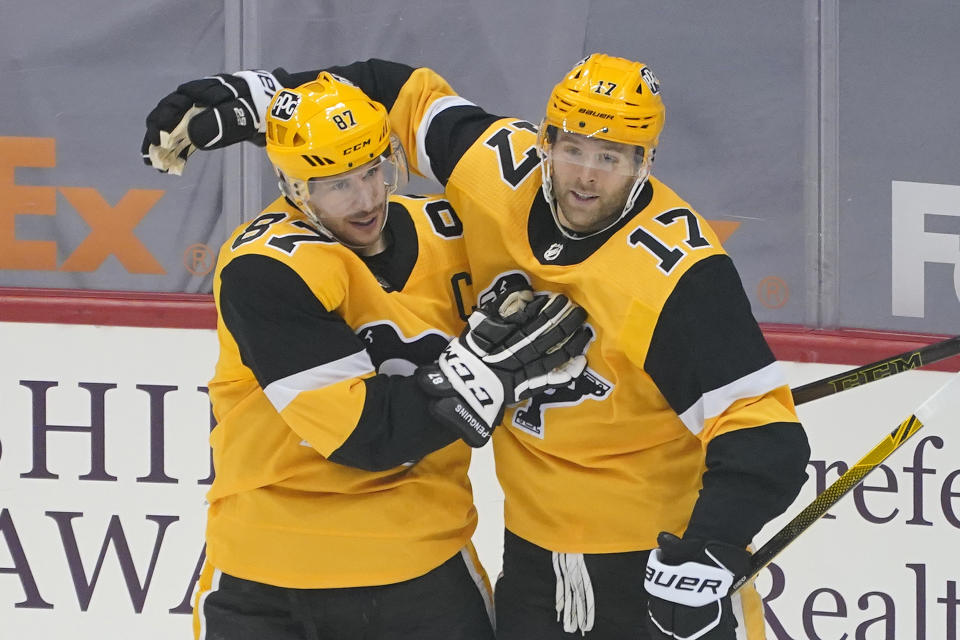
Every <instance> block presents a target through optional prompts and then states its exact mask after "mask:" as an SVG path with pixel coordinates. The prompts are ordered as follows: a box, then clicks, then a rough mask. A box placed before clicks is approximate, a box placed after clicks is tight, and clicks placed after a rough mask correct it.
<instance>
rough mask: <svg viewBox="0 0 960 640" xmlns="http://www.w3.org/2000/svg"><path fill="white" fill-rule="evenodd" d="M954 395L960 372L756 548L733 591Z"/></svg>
mask: <svg viewBox="0 0 960 640" xmlns="http://www.w3.org/2000/svg"><path fill="white" fill-rule="evenodd" d="M951 394H960V373H958V374H954V376H953V377H951V378H950V380H949V381H947V383H946V384H945V385H943V386H942V387H940V389H939V390H938V391H937V392H936V393H934V394H933V395H932V396H930V397H929V398H927V400H926V401H925V402H924V403H923V404H922V405H920V407H919V408H918V409H917V410H916V411H914V412H913V415H911V416H910V417H909V418H907V419H906V420H904V421H903V422H901V423H900V425H899V426H898V427H897V428H896V429H894V430H893V432H891V433H890V435H888V436H887V437H886V438H884V439H883V440H882V441H881V442H880V444H878V445H877V446H875V447H874V448H873V449H872V450H871V451H870V453H868V454H867V455H865V456H864V457H863V458H862V459H861V460H860V461H859V462H857V463H856V464H855V465H853V466H852V467H850V468H849V469H848V470H847V472H846V473H844V474H843V475H841V476H840V477H839V478H837V480H836V481H835V482H834V483H833V484H831V485H830V486H829V487H827V489H826V490H825V491H824V492H823V493H821V494H820V495H818V496H817V497H816V498H814V500H813V502H811V503H810V504H809V505H807V507H806V508H805V509H804V510H803V511H801V512H800V513H799V514H798V515H797V516H796V517H795V518H794V519H793V520H791V521H790V522H788V523H787V525H786V526H785V527H783V528H782V529H780V531H778V532H777V533H775V534H774V535H773V537H772V538H770V539H769V540H768V541H767V542H766V543H765V544H764V545H763V546H762V547H760V548H759V549H757V551H756V553H754V554H753V556H752V557H751V559H750V572H749V573H748V574H747V575H746V576H744V577H742V578H740V579H739V580H737V581H736V582H735V583H734V584H733V586H732V587H731V590H730V592H731V593H732V592H734V591H736V590H737V589H739V588H740V587H742V586H743V585H744V583H746V582H747V581H748V580H750V579H752V578H753V577H754V576H756V575H757V574H758V573H759V572H760V570H761V569H763V568H764V567H766V566H767V565H768V564H770V562H771V561H772V560H773V559H774V558H775V557H777V556H778V555H779V554H780V552H781V551H783V550H784V549H786V548H787V546H788V545H789V544H790V543H791V542H793V541H794V540H796V539H797V537H798V536H799V535H800V534H801V533H803V532H804V531H806V530H807V528H809V527H810V525H812V524H813V523H814V522H816V521H817V520H818V519H819V518H820V517H821V516H822V515H823V514H825V513H826V512H827V510H829V509H830V508H831V507H832V506H833V505H835V504H837V502H838V501H839V500H840V498H842V497H843V496H844V495H846V494H847V492H849V491H850V490H851V489H853V488H854V487H855V486H857V485H858V484H860V482H861V481H863V479H864V478H865V477H866V475H867V474H868V473H870V472H871V471H873V470H874V469H876V468H877V466H878V465H879V464H880V463H881V462H883V461H884V460H886V459H887V457H888V456H889V455H890V454H891V453H893V452H894V451H896V450H897V449H899V448H900V446H901V445H903V443H904V442H906V441H907V439H908V438H910V436H912V435H913V434H915V433H916V432H917V431H919V430H920V428H921V427H923V425H924V423H925V422H929V421H930V419H931V418H932V417H933V416H935V415H936V414H937V413H939V412H940V411H942V410H943V408H944V405H945V404H946V403H947V400H948V398H950V396H951Z"/></svg>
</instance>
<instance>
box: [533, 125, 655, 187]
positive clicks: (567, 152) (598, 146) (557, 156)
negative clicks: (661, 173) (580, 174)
mask: <svg viewBox="0 0 960 640" xmlns="http://www.w3.org/2000/svg"><path fill="white" fill-rule="evenodd" d="M540 132H541V133H540V141H539V144H540V154H541V156H542V157H543V158H544V159H545V160H547V161H549V163H551V164H553V165H554V166H560V167H562V166H563V165H568V166H573V167H579V168H586V169H591V170H595V171H607V172H610V173H613V174H617V175H621V176H641V175H643V174H644V173H645V163H644V158H645V156H646V153H645V149H644V148H643V147H641V146H638V145H630V144H623V143H621V142H611V141H610V140H603V139H602V138H596V137H592V136H585V135H581V134H579V133H570V132H567V131H561V130H559V129H558V128H557V127H555V126H553V125H541V127H540Z"/></svg>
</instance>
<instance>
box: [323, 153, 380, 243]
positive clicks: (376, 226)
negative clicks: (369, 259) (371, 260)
mask: <svg viewBox="0 0 960 640" xmlns="http://www.w3.org/2000/svg"><path fill="white" fill-rule="evenodd" d="M392 167H393V165H392V163H390V162H388V161H385V160H383V159H382V158H378V159H377V160H373V161H371V162H368V163H367V164H365V165H363V166H361V167H358V168H357V169H354V170H352V171H348V172H346V173H341V174H339V175H337V176H333V177H330V178H323V179H312V180H310V187H309V188H310V204H311V206H312V209H313V211H315V212H316V214H317V217H318V218H319V219H320V222H321V223H322V224H323V226H324V227H326V228H327V230H328V231H329V232H330V233H332V234H333V235H335V236H336V237H337V240H339V241H340V242H342V243H343V244H345V245H348V246H350V247H356V248H359V249H360V252H361V253H365V252H364V251H363V250H364V249H366V250H368V251H367V252H374V253H375V252H376V251H377V250H380V249H382V247H381V244H382V237H381V236H382V231H383V222H384V219H385V217H386V215H387V211H386V202H387V186H386V182H385V176H384V173H385V171H387V170H389V168H392Z"/></svg>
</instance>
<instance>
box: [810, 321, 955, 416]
mask: <svg viewBox="0 0 960 640" xmlns="http://www.w3.org/2000/svg"><path fill="white" fill-rule="evenodd" d="M958 354H960V336H955V337H953V338H947V339H946V340H943V341H942V342H936V343H934V344H931V345H927V346H926V347H923V348H922V349H915V350H913V351H906V352H904V353H900V354H897V355H895V356H890V357H889V358H884V359H883V360H878V361H877V362H873V363H871V364H865V365H863V366H862V367H857V368H856V369H850V370H849V371H844V372H843V373H838V374H835V375H832V376H829V377H826V378H823V379H822V380H817V381H815V382H809V383H807V384H804V385H800V386H799V387H797V388H796V389H791V391H792V392H793V402H794V404H803V403H804V402H810V401H811V400H818V399H820V398H823V397H825V396H830V395H833V394H835V393H840V392H841V391H846V390H847V389H850V388H851V387H859V386H860V385H863V384H867V383H870V382H873V381H874V380H879V379H881V378H889V377H890V376H894V375H896V374H898V373H903V372H904V371H909V370H910V369H916V368H917V367H923V366H926V365H928V364H933V363H934V362H939V361H940V360H946V359H947V358H951V357H953V356H955V355H958Z"/></svg>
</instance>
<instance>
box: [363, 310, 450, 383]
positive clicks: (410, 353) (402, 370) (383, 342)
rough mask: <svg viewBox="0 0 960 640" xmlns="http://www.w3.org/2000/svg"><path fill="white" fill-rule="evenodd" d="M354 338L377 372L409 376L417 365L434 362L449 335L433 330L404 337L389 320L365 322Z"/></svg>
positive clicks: (398, 328)
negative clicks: (363, 347) (365, 350)
mask: <svg viewBox="0 0 960 640" xmlns="http://www.w3.org/2000/svg"><path fill="white" fill-rule="evenodd" d="M357 335H358V336H360V339H361V340H363V343H364V344H365V345H366V347H367V353H368V354H369V355H370V360H371V361H372V362H373V366H374V367H375V368H376V370H377V373H383V374H387V375H403V376H409V375H413V372H414V371H416V369H417V367H419V366H420V365H424V364H429V363H431V362H433V361H434V360H436V359H437V357H438V356H439V355H440V353H441V352H442V351H443V350H444V349H445V348H446V346H447V344H448V343H449V342H450V336H448V335H445V334H443V333H441V332H440V331H436V330H434V329H431V330H429V331H424V332H423V333H421V334H420V335H418V336H414V337H413V338H407V337H405V336H404V335H403V331H401V330H400V327H398V326H397V325H396V324H394V323H393V322H390V321H389V320H382V321H378V322H370V323H367V324H365V325H363V326H361V327H360V328H359V329H357Z"/></svg>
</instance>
